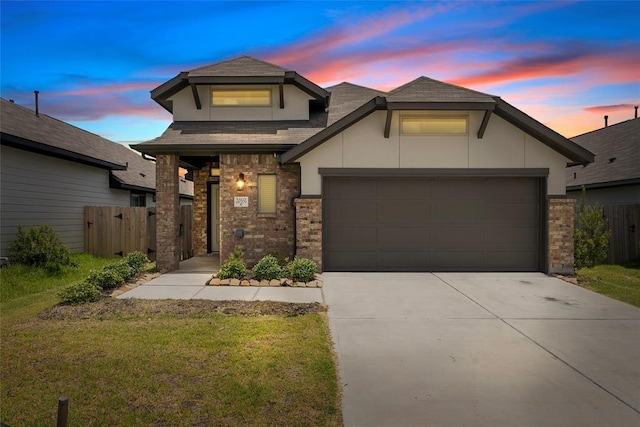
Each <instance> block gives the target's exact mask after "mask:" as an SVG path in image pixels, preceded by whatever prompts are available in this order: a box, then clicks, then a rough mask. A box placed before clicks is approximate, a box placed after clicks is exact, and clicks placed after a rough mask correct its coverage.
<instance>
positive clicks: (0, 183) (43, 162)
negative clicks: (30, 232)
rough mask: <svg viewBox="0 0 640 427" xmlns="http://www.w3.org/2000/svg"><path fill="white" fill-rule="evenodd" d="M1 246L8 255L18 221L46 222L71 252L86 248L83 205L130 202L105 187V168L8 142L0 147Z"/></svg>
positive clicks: (120, 192)
mask: <svg viewBox="0 0 640 427" xmlns="http://www.w3.org/2000/svg"><path fill="white" fill-rule="evenodd" d="M0 159H1V160H0V162H1V166H0V169H1V173H2V176H1V179H0V198H1V200H0V216H1V218H2V223H1V224H0V230H1V240H0V252H1V254H2V256H8V254H9V247H10V245H11V243H12V242H13V240H14V239H15V235H16V230H17V225H18V224H22V225H23V226H34V225H42V224H48V225H51V226H53V227H54V228H55V229H56V231H57V232H58V233H59V234H60V236H61V238H62V240H63V242H64V243H65V244H66V245H67V246H68V247H69V249H70V250H71V251H72V252H82V251H83V250H84V228H83V223H84V220H83V216H84V212H83V208H84V206H88V205H93V206H129V204H130V193H129V192H128V191H123V190H115V189H110V188H109V171H107V170H105V169H99V168H95V167H91V166H86V165H82V164H79V163H74V162H70V161H66V160H60V159H55V158H52V157H47V156H43V155H40V154H35V153H31V152H28V151H24V150H19V149H15V148H11V147H6V146H2V148H1V158H0Z"/></svg>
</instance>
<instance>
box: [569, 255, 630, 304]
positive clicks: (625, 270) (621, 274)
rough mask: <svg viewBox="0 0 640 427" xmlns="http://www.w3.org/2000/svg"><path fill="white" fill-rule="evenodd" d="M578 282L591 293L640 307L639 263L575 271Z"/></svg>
mask: <svg viewBox="0 0 640 427" xmlns="http://www.w3.org/2000/svg"><path fill="white" fill-rule="evenodd" d="M577 276H578V282H579V283H580V286H583V287H585V288H587V289H590V290H592V291H595V292H598V293H601V294H603V295H607V296H610V297H612V298H615V299H617V300H620V301H623V302H626V303H629V304H633V305H635V306H636V307H640V263H638V262H636V263H631V264H625V265H598V266H596V267H594V268H582V269H580V270H578V271H577Z"/></svg>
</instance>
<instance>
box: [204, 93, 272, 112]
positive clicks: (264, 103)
mask: <svg viewBox="0 0 640 427" xmlns="http://www.w3.org/2000/svg"><path fill="white" fill-rule="evenodd" d="M211 105H212V106H213V107H271V89H270V88H264V89H260V88H253V89H212V90H211Z"/></svg>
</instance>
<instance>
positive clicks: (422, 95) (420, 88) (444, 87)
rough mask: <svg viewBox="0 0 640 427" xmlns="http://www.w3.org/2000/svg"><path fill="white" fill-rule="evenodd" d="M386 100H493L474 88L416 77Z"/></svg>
mask: <svg viewBox="0 0 640 427" xmlns="http://www.w3.org/2000/svg"><path fill="white" fill-rule="evenodd" d="M386 97H387V101H388V102H495V100H494V99H493V96H491V95H488V94H486V93H482V92H477V91H475V90H471V89H467V88H464V87H460V86H456V85H452V84H449V83H445V82H441V81H438V80H433V79H430V78H428V77H418V78H417V79H415V80H412V81H410V82H409V83H406V84H404V85H402V86H400V87H398V88H396V89H394V90H392V91H391V92H389V93H388V94H387V96H386Z"/></svg>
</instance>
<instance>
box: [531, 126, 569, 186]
mask: <svg viewBox="0 0 640 427" xmlns="http://www.w3.org/2000/svg"><path fill="white" fill-rule="evenodd" d="M524 151H525V155H524V159H525V163H524V166H525V167H526V168H549V177H548V179H547V194H549V195H553V196H564V195H565V194H566V177H565V171H564V170H565V168H566V167H567V162H568V161H569V159H567V158H566V157H564V156H563V155H562V154H560V153H558V152H557V151H554V150H552V149H551V148H549V147H547V146H546V145H544V144H543V143H541V142H540V141H538V140H537V139H535V138H534V137H532V136H531V135H525V150H524Z"/></svg>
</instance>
